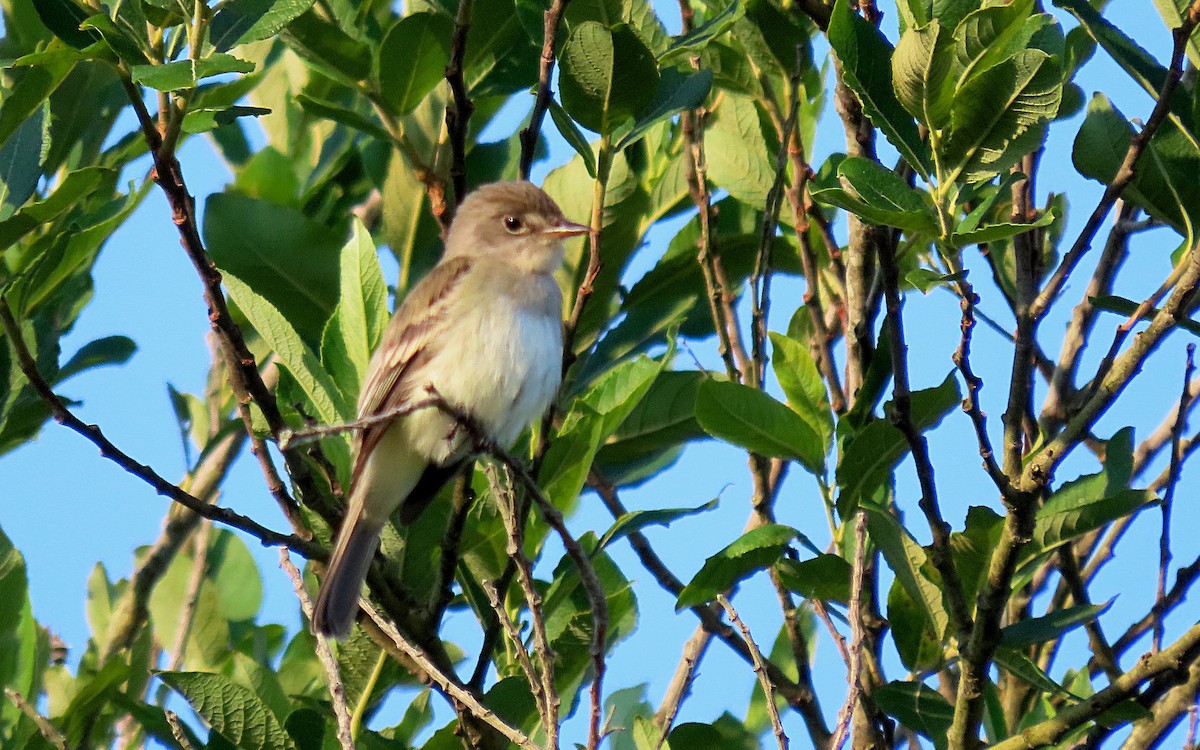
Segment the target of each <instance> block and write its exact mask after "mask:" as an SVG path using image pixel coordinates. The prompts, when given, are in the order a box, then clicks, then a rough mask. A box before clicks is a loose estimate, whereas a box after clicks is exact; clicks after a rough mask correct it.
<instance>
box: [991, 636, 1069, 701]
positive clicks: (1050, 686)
mask: <svg viewBox="0 0 1200 750" xmlns="http://www.w3.org/2000/svg"><path fill="white" fill-rule="evenodd" d="M993 661H995V662H996V666H998V667H1000V668H1001V669H1003V670H1004V671H1005V672H1008V673H1009V674H1011V675H1012V676H1013V677H1016V678H1017V679H1018V680H1021V681H1022V682H1024V683H1025V684H1027V685H1030V686H1032V687H1034V688H1037V689H1038V690H1040V691H1042V692H1043V693H1050V694H1051V695H1067V696H1069V695H1071V691H1069V690H1067V689H1066V688H1064V687H1063V686H1062V685H1059V684H1058V683H1057V682H1055V681H1054V678H1052V677H1051V676H1050V675H1048V674H1046V672H1045V670H1043V669H1042V668H1041V667H1039V666H1038V665H1037V663H1036V662H1034V661H1033V659H1030V658H1029V657H1028V656H1026V655H1025V652H1024V651H1021V650H1020V649H1016V648H1010V647H1007V646H1001V647H1000V648H998V649H996V654H995V656H994V657H993Z"/></svg>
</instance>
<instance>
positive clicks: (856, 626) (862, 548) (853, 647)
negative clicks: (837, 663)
mask: <svg viewBox="0 0 1200 750" xmlns="http://www.w3.org/2000/svg"><path fill="white" fill-rule="evenodd" d="M866 560H867V516H866V514H865V513H863V512H862V511H859V512H858V514H857V515H856V517H855V520H854V563H853V565H852V567H851V572H850V611H849V613H848V615H849V616H848V619H849V620H850V630H851V632H852V633H853V636H852V637H851V640H850V650H849V664H848V665H847V669H846V682H847V683H848V684H849V689H848V690H847V691H846V702H845V703H844V704H843V705H842V709H841V710H840V711H838V719H837V726H836V727H835V728H834V730H833V739H831V740H830V741H829V750H841V748H842V743H844V742H845V741H846V735H847V734H849V732H850V720H851V719H852V718H853V717H854V709H855V707H856V706H857V705H858V696H859V693H861V692H862V683H861V682H860V680H859V672H861V671H862V649H863V631H864V630H866V628H865V627H864V624H863V620H862V594H863V574H864V572H865V567H866Z"/></svg>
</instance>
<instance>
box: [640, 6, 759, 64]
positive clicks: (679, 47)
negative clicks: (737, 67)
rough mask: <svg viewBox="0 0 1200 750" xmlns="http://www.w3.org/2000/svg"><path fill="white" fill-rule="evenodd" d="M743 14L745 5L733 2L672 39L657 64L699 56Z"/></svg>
mask: <svg viewBox="0 0 1200 750" xmlns="http://www.w3.org/2000/svg"><path fill="white" fill-rule="evenodd" d="M745 13H746V8H745V5H743V3H742V2H740V0H734V1H733V2H731V3H729V5H726V6H725V7H724V8H722V9H721V10H720V11H718V12H717V13H716V14H715V15H713V17H712V18H710V19H708V20H707V21H705V22H704V23H702V24H700V25H699V26H697V27H696V28H694V29H692V30H691V31H689V32H688V33H686V34H682V35H680V36H677V37H672V38H671V46H670V47H667V49H666V51H665V52H663V53H662V54H661V55H659V56H658V61H659V63H667V62H670V61H672V60H675V59H677V58H680V57H683V56H685V55H695V54H699V53H700V52H701V51H703V49H704V48H705V47H706V46H708V43H709V42H711V41H712V40H713V39H716V38H717V37H719V36H721V35H722V34H724V33H725V32H726V31H728V30H729V28H730V27H731V26H733V24H735V23H736V22H737V21H738V19H740V18H741V17H742V16H744V15H745Z"/></svg>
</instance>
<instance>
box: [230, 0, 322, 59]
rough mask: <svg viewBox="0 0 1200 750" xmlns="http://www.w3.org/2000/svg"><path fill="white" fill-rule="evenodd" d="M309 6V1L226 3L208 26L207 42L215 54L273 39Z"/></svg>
mask: <svg viewBox="0 0 1200 750" xmlns="http://www.w3.org/2000/svg"><path fill="white" fill-rule="evenodd" d="M312 5H313V0H229V1H228V2H226V3H222V4H221V5H220V6H218V7H219V8H220V10H218V11H217V13H216V15H214V16H213V19H212V21H211V22H210V23H209V25H208V39H209V43H210V44H212V46H213V48H214V49H216V50H217V51H218V52H226V51H228V50H231V49H233V48H234V47H237V46H238V45H242V44H249V43H250V42H257V41H259V40H260V39H267V38H268V37H272V36H275V35H276V34H277V33H279V31H280V30H281V29H282V28H283V27H284V26H287V25H288V24H289V23H291V22H292V21H293V20H295V19H296V17H298V16H299V15H300V14H301V13H304V12H305V11H307V10H308V9H309V8H311V7H312Z"/></svg>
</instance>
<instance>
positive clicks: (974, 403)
mask: <svg viewBox="0 0 1200 750" xmlns="http://www.w3.org/2000/svg"><path fill="white" fill-rule="evenodd" d="M977 304H979V296H978V295H977V294H975V292H974V291H973V290H971V289H969V288H968V290H967V293H965V294H963V295H962V296H960V297H959V306H960V307H961V308H962V322H961V323H960V324H959V327H960V329H961V330H962V335H961V337H960V338H959V340H958V349H956V350H955V352H954V356H953V358H952V359H953V361H954V365H955V366H956V367H958V371H959V372H960V373H962V376H963V382H964V383H965V384H966V386H967V397H966V398H964V399H963V402H962V409H963V411H964V412H966V413H967V416H968V417H970V419H971V424H972V425H973V426H974V427H975V441H976V442H977V443H979V456H980V457H981V458H982V459H983V468H984V469H985V470H986V471H987V473H988V476H989V477H991V479H992V483H993V484H995V485H996V489H998V490H999V491H1000V494H1001V495H1007V494H1010V493H1011V492H1012V487H1011V484H1010V482H1009V480H1008V475H1006V474H1005V473H1004V470H1003V469H1001V468H1000V464H999V463H998V462H997V461H996V451H995V449H993V448H992V439H991V438H990V437H989V436H988V431H987V415H986V414H984V413H983V409H982V407H981V406H980V404H979V392H980V391H981V390H982V389H983V380H982V379H980V377H979V376H978V375H976V374H975V371H974V369H973V368H972V367H971V334H972V332H973V331H974V329H975V306H976V305H977Z"/></svg>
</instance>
